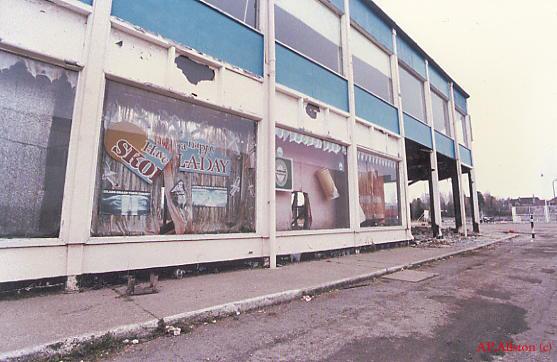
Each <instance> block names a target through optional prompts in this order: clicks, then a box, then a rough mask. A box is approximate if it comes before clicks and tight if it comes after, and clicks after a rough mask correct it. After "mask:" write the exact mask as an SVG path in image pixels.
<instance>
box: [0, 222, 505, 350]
mask: <svg viewBox="0 0 557 362" xmlns="http://www.w3.org/2000/svg"><path fill="white" fill-rule="evenodd" d="M511 237H513V236H512V235H511V236H505V235H504V234H500V233H497V234H491V235H489V236H483V237H481V238H479V239H477V240H475V241H467V242H461V243H456V244H455V245H451V246H450V247H443V248H435V247H404V248H395V249H389V250H383V251H377V252H373V253H363V254H355V255H351V256H344V257H339V258H331V259H323V260H317V261H311V262H303V263H297V264H292V265H288V266H286V267H281V268H278V269H276V270H270V269H256V270H241V271H235V272H226V273H220V274H209V275H202V276H196V277H190V278H185V279H182V280H164V281H161V282H160V283H159V290H160V292H159V293H158V294H151V295H143V296H134V297H131V298H129V297H121V296H120V294H119V293H118V291H117V290H113V289H108V288H107V289H102V290H93V291H86V292H82V293H78V294H55V295H47V296H42V297H35V298H27V299H20V300H7V301H0V326H1V327H0V330H1V331H2V332H1V335H2V338H0V360H3V359H7V358H12V357H23V356H29V355H31V354H35V353H47V354H52V353H55V352H60V351H65V350H69V349H71V348H72V347H74V346H76V345H77V344H79V343H81V342H83V341H88V340H91V339H94V338H98V337H100V336H102V335H104V334H106V333H111V334H112V335H114V336H116V337H122V338H124V337H129V336H142V335H148V334H149V333H152V332H153V331H154V330H155V328H156V327H157V322H158V321H159V320H160V319H164V321H165V323H166V324H172V323H176V322H184V321H185V322H192V321H196V320H197V321H199V320H202V319H206V318H214V317H222V316H226V315H230V314H233V313H236V312H243V311H248V310H252V309H255V308H261V307H264V306H268V305H271V304H276V303H280V302H285V301H288V300H292V299H295V298H299V297H301V296H302V295H303V294H313V293H318V292H320V291H324V290H328V289H334V288H335V287H340V286H342V285H347V284H350V283H356V282H360V281H362V280H365V279H370V278H373V277H376V276H380V275H383V274H386V273H390V272H394V271H398V270H400V269H402V268H405V267H409V266H413V265H419V264H421V263H424V262H427V261H432V260H437V259H440V258H444V257H448V256H450V255H456V254H458V253H462V252H465V251H468V250H473V249H477V248H480V247H484V246H487V245H491V244H493V243H495V242H498V241H502V240H507V239H509V238H511Z"/></svg>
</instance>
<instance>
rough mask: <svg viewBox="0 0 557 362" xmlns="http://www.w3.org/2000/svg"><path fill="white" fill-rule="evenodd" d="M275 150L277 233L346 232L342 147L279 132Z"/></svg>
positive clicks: (346, 192)
mask: <svg viewBox="0 0 557 362" xmlns="http://www.w3.org/2000/svg"><path fill="white" fill-rule="evenodd" d="M276 147H277V162H276V171H275V172H276V177H277V180H276V184H277V185H276V186H277V193H276V200H277V206H276V209H277V230H279V231H285V230H296V229H300V228H303V229H311V230H317V229H335V228H348V227H349V226H350V224H349V210H348V172H347V168H346V147H344V146H341V145H339V144H336V143H332V142H328V141H325V140H321V139H318V138H315V137H311V136H308V135H304V134H301V133H297V132H292V131H287V130H284V129H280V128H277V130H276ZM301 218H303V219H301Z"/></svg>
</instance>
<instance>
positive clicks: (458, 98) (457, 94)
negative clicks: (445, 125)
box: [454, 89, 468, 114]
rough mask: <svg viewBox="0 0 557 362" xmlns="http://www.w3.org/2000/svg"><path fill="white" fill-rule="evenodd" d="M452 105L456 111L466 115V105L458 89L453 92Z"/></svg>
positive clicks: (464, 98)
mask: <svg viewBox="0 0 557 362" xmlns="http://www.w3.org/2000/svg"><path fill="white" fill-rule="evenodd" d="M454 103H455V105H456V107H457V108H458V109H460V110H461V111H462V112H464V113H465V114H468V105H467V101H466V97H465V96H464V94H462V93H460V92H459V91H458V89H455V90H454Z"/></svg>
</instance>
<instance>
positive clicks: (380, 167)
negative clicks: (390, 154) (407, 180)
mask: <svg viewBox="0 0 557 362" xmlns="http://www.w3.org/2000/svg"><path fill="white" fill-rule="evenodd" d="M358 189H359V192H360V225H361V226H362V227H368V226H394V225H401V218H400V198H399V189H400V187H399V177H398V162H397V161H393V160H390V159H388V158H385V157H381V156H377V155H375V154H373V153H370V152H365V151H361V150H358Z"/></svg>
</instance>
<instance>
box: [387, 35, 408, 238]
mask: <svg viewBox="0 0 557 362" xmlns="http://www.w3.org/2000/svg"><path fill="white" fill-rule="evenodd" d="M396 37H397V35H396V30H395V29H393V47H394V54H393V55H392V56H391V73H392V84H393V99H394V101H395V107H397V110H398V126H399V129H400V136H401V139H400V154H401V156H402V162H401V163H400V170H399V175H400V185H401V186H400V203H401V207H400V210H401V214H402V215H401V219H402V222H403V225H404V226H405V227H406V230H408V234H409V235H410V233H411V230H412V215H411V213H410V197H409V196H408V193H409V192H408V164H407V162H406V141H405V140H406V132H405V130H404V112H403V111H402V96H401V92H400V77H399V69H398V48H397V42H396Z"/></svg>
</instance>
